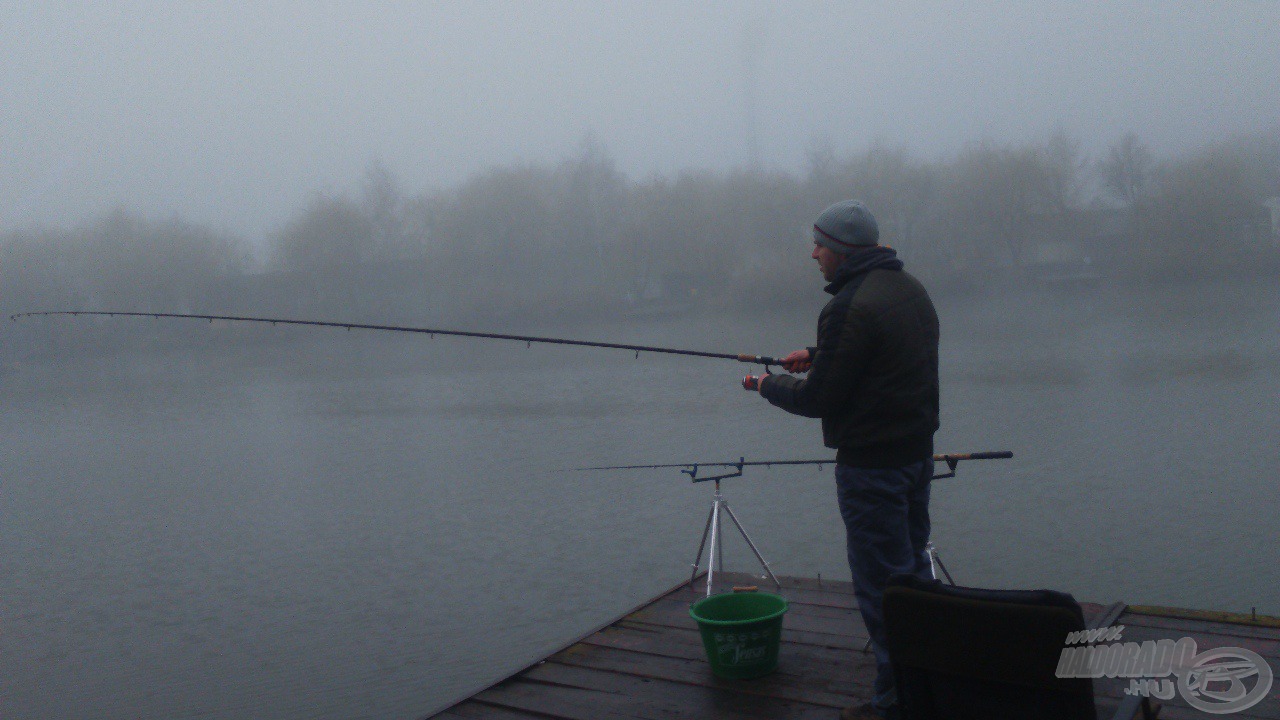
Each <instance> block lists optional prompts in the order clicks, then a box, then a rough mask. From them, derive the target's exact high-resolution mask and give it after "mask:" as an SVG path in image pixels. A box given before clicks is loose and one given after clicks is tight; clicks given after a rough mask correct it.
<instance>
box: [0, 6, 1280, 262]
mask: <svg viewBox="0 0 1280 720" xmlns="http://www.w3.org/2000/svg"><path fill="white" fill-rule="evenodd" d="M1278 40H1280V3H1274V2H1243V1H1230V2H1227V1H1223V2H1195V3H1187V2H1164V1H1159V2H1156V1H1152V2H1107V3H1061V2H1056V1H1054V2H1039V1H1037V2H1007V3H990V2H973V1H969V2H947V3H927V4H909V5H904V4H900V3H883V2H857V3H855V2H831V3H816V2H804V3H797V4H790V3H789V4H786V5H782V4H771V3H762V2H716V3H708V2H664V3H654V2H612V1H610V2H603V1H602V2H576V3H571V2H538V3H533V2H514V1H512V2H472V1H468V2H453V3H429V4H428V3H373V2H369V3H357V2H350V3H282V2H236V3H230V2H219V3H194V2H192V3H177V2H112V3H97V4H94V5H92V6H89V5H86V4H83V3H79V2H70V3H53V2H43V1H41V2H35V1H34V0H30V1H27V2H6V3H4V4H2V5H0V67H3V71H2V72H3V74H2V75H0V77H2V81H0V148H2V154H0V230H7V229H12V228H15V227H27V226H31V225H55V226H62V225H68V224H74V223H76V222H79V221H81V220H83V219H86V218H88V217H90V216H93V215H96V214H100V213H103V212H106V211H109V210H111V209H113V208H116V207H124V208H129V209H134V210H139V211H141V212H143V213H145V214H147V215H150V216H155V217H165V216H168V215H171V214H180V215H182V216H184V217H186V218H187V219H190V220H193V221H196V222H200V223H206V224H209V225H211V226H213V227H214V228H215V229H218V230H227V231H231V232H234V233H237V234H240V235H243V236H245V237H247V238H249V239H251V240H253V239H258V238H260V237H262V236H264V235H266V234H268V233H271V232H274V231H275V230H277V229H278V228H279V227H280V226H281V225H282V224H283V223H284V221H285V220H286V219H287V217H288V215H289V214H290V213H291V212H293V211H294V210H296V209H297V208H299V207H300V206H301V205H302V204H303V203H304V202H305V200H306V198H307V196H308V194H309V193H311V192H313V191H316V190H320V191H327V192H343V191H347V190H350V189H353V188H354V187H355V184H356V183H357V182H358V181H359V178H360V176H361V174H362V172H363V171H364V169H365V168H366V167H367V166H368V165H369V163H370V162H371V161H373V160H375V159H377V160H381V161H382V162H383V163H384V164H385V165H386V166H387V167H388V168H389V169H390V170H391V171H392V172H393V173H394V174H395V175H397V176H398V177H399V178H400V180H401V182H402V185H403V186H404V190H405V191H406V192H410V193H413V192H419V191H423V190H427V189H432V188H439V187H447V186H449V185H452V184H454V183H457V182H459V181H461V180H463V179H465V178H466V177H468V176H470V175H473V174H474V173H476V172H478V171H481V170H483V169H484V168H487V167H491V166H494V165H500V164H508V163H513V162H534V163H548V162H554V161H556V160H558V159H561V158H564V157H566V156H569V155H571V154H573V153H574V152H575V151H576V149H577V148H579V147H580V146H581V145H582V143H583V142H584V139H585V138H587V137H588V136H593V137H594V138H595V139H596V140H597V141H598V142H600V143H601V144H602V145H604V146H605V148H607V150H608V151H609V152H610V153H611V154H612V156H613V157H615V158H616V159H617V161H618V164H619V167H620V169H622V170H623V171H624V172H626V173H627V174H629V175H630V176H632V177H633V178H636V179H643V178H645V177H647V176H649V175H652V174H663V175H670V174H674V173H677V172H679V171H680V170H683V169H699V168H709V169H716V170H723V169H729V168H735V167H744V166H747V165H749V164H750V163H751V161H752V157H753V152H752V143H751V141H750V138H751V137H752V127H753V126H752V123H751V121H749V119H748V118H749V116H750V115H749V113H748V108H749V107H754V110H755V113H754V117H755V123H754V131H755V137H756V138H757V141H756V143H755V147H756V148H757V151H756V152H757V154H758V158H759V160H760V162H761V164H762V165H763V167H765V168H775V169H782V170H800V169H802V168H803V166H804V157H805V151H806V150H807V149H809V148H812V147H814V146H815V145H821V144H825V145H828V146H830V147H832V148H834V149H835V150H836V151H845V152H847V151H852V150H856V149H859V148H862V147H864V146H865V145H866V144H867V143H868V142H870V141H872V140H874V139H882V140H886V141H888V142H891V143H895V144H897V143H900V144H905V145H907V146H909V147H911V148H913V149H916V150H918V151H920V152H921V153H923V154H925V155H926V156H927V157H936V156H945V155H947V154H950V153H952V152H954V151H956V150H958V149H959V148H960V146H962V145H963V144H964V143H965V142H968V141H973V140H978V139H983V138H988V139H992V140H995V141H998V142H1021V141H1028V140H1035V139H1039V138H1043V137H1045V136H1046V135H1047V134H1048V133H1050V132H1051V131H1053V130H1054V129H1055V128H1063V129H1065V130H1067V131H1069V132H1071V133H1074V134H1075V135H1076V136H1077V137H1079V138H1080V139H1081V140H1082V141H1083V143H1084V149H1085V150H1086V151H1087V152H1090V153H1093V154H1095V155H1096V154H1098V153H1100V152H1101V151H1102V150H1103V149H1104V148H1105V147H1106V146H1107V144H1109V143H1110V142H1112V141H1114V140H1115V139H1116V138H1118V137H1119V136H1120V135H1121V134H1123V133H1124V132H1126V131H1130V130H1132V131H1136V132H1137V133H1138V134H1139V135H1140V136H1141V137H1142V138H1143V139H1144V140H1145V141H1147V142H1148V143H1149V144H1150V145H1151V146H1152V147H1153V148H1154V149H1155V150H1156V151H1157V153H1161V154H1163V153H1172V152H1178V151H1181V150H1183V149H1186V148H1189V147H1195V146H1198V145H1202V144H1204V143H1206V142H1209V141H1211V140H1212V139H1214V138H1216V137H1220V136H1223V135H1229V134H1232V133H1238V132H1249V131H1256V130H1261V129H1265V128H1268V127H1274V124H1275V123H1276V122H1277V117H1278V115H1280V113H1278V112H1277V110H1280V83H1278V82H1277V81H1276V78H1277V77H1280V52H1277V51H1276V46H1277V41H1278ZM753 67H754V71H752V70H751V68H753ZM752 78H754V81H753V80H752Z"/></svg>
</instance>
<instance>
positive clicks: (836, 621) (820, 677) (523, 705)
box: [432, 573, 1280, 720]
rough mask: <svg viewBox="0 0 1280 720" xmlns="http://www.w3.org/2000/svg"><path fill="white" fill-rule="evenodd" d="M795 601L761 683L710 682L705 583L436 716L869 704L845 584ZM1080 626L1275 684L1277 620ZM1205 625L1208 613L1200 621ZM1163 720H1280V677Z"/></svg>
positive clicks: (641, 719) (650, 715)
mask: <svg viewBox="0 0 1280 720" xmlns="http://www.w3.org/2000/svg"><path fill="white" fill-rule="evenodd" d="M721 577H722V576H721V575H720V574H719V573H717V576H716V585H717V587H716V588H715V589H716V590H717V591H721V590H728V589H730V587H731V586H733V585H744V584H749V585H759V586H760V589H761V590H765V591H769V590H772V589H773V588H772V585H771V584H767V583H761V582H760V580H759V579H758V578H756V577H754V576H747V575H741V574H733V573H726V574H725V575H724V576H723V577H724V586H723V587H720V586H721ZM781 580H782V591H781V594H782V595H783V596H785V597H786V598H787V599H788V600H789V601H790V603H791V607H790V610H789V611H788V612H787V615H786V617H785V621H784V623H783V633H782V647H781V651H780V654H779V661H778V670H777V671H776V672H774V673H773V674H771V675H769V676H767V677H764V678H760V679H757V680H723V679H720V678H717V677H715V676H714V675H712V674H711V669H710V665H709V664H708V663H707V660H706V655H705V653H704V651H703V648H702V641H701V638H700V636H699V633H698V629H697V625H696V624H695V623H694V621H693V619H692V618H690V617H689V613H688V608H689V604H690V603H691V602H693V601H694V600H696V599H698V598H700V597H702V593H703V592H705V586H704V585H703V584H702V580H699V581H697V582H696V583H695V585H694V586H693V587H690V586H689V585H687V584H686V585H682V586H680V587H678V588H676V589H674V590H671V591H670V592H667V593H664V594H663V595H661V596H659V597H657V598H655V599H654V600H652V601H651V602H648V603H646V604H644V605H641V606H640V607H638V608H637V609H635V610H633V611H632V612H630V613H628V614H627V615H625V616H624V617H622V618H620V619H618V620H617V621H615V622H612V623H610V624H608V625H606V626H604V627H603V628H601V629H599V630H597V631H595V632H592V633H590V634H588V635H587V636H586V637H584V638H582V639H581V640H578V641H577V642H574V643H572V644H570V645H569V646H567V647H565V648H564V649H563V650H561V651H559V652H557V653H555V654H553V655H551V656H549V657H547V658H545V659H544V660H542V661H540V662H538V663H536V664H535V665H533V666H531V667H529V668H526V669H525V670H523V671H521V672H518V673H516V674H515V675H512V676H511V677H508V678H506V679H505V680H502V681H500V682H498V683H497V684H495V685H493V686H491V687H488V688H485V689H483V690H481V691H479V692H477V693H475V694H474V695H472V696H471V697H469V698H466V699H464V700H462V701H460V702H458V703H457V704H454V705H452V706H451V707H448V708H446V709H445V710H443V711H441V712H439V713H437V714H436V715H433V716H432V717H433V718H439V719H440V720H455V719H458V718H494V719H495V720H517V719H521V718H523V719H525V720H528V719H529V718H564V719H566V720H601V719H603V718H626V719H629V720H659V719H660V720H679V719H681V718H689V719H691V720H692V719H694V718H697V719H698V720H712V719H718V718H725V719H746V718H797V719H800V718H806V719H808V718H815V719H821V720H835V718H838V717H839V714H840V709H841V708H844V707H846V706H849V705H855V704H859V703H863V702H866V701H867V700H868V699H869V698H870V694H871V682H872V679H873V677H874V675H875V662H874V659H873V658H872V656H871V654H870V652H864V651H863V647H864V646H865V645H866V643H867V634H866V629H865V628H864V627H863V625H862V620H861V618H860V616H859V614H858V612H857V610H856V608H855V601H854V597H853V589H852V587H851V585H850V584H849V583H847V582H833V581H829V580H827V581H821V582H820V581H818V580H815V579H810V578H782V579H781ZM1082 607H1083V608H1084V612H1085V621H1086V623H1088V624H1090V625H1091V626H1095V623H1096V622H1097V621H1101V622H1100V623H1098V624H1100V625H1101V626H1108V625H1124V626H1125V630H1124V637H1123V639H1124V641H1130V640H1133V641H1137V642H1141V641H1143V640H1158V639H1161V638H1170V639H1173V640H1177V639H1178V638H1182V637H1187V636H1189V637H1193V638H1194V639H1195V640H1196V642H1197V645H1198V646H1199V651H1200V652H1203V651H1204V650H1207V649H1210V648H1215V647H1243V648H1246V649H1248V650H1252V651H1254V652H1256V653H1258V654H1260V655H1262V656H1263V657H1264V658H1266V659H1267V661H1268V662H1269V663H1270V664H1271V667H1272V668H1273V669H1274V670H1275V671H1276V672H1277V674H1280V623H1278V622H1275V621H1274V619H1270V622H1268V620H1269V619H1265V618H1263V619H1259V621H1255V622H1249V619H1248V618H1238V617H1227V616H1214V615H1212V614H1207V615H1209V617H1196V615H1197V613H1196V612H1195V611H1171V610H1166V609H1158V608H1146V609H1138V610H1139V611H1135V610H1134V609H1130V608H1127V607H1125V606H1124V605H1123V604H1122V603H1115V604H1112V605H1109V606H1103V605H1097V604H1090V603H1082ZM1200 614H1201V615H1206V614H1204V613H1200ZM1128 685H1129V681H1128V680H1123V679H1119V678H1117V679H1112V680H1109V679H1105V678H1104V679H1101V680H1095V681H1094V688H1095V691H1096V693H1097V697H1098V707H1099V710H1100V711H1101V712H1103V713H1106V714H1105V715H1100V716H1101V717H1110V713H1108V712H1107V710H1109V709H1112V708H1114V707H1115V706H1116V705H1117V704H1118V703H1119V702H1120V700H1121V698H1122V697H1123V696H1124V694H1123V693H1124V689H1125V688H1126V687H1128ZM1162 704H1163V706H1164V707H1163V710H1162V711H1161V713H1160V717H1161V718H1170V719H1172V720H1181V719H1182V718H1207V717H1229V718H1241V719H1253V718H1271V719H1275V720H1280V678H1277V679H1276V684H1275V685H1274V686H1273V688H1272V691H1271V693H1270V695H1269V696H1268V697H1267V698H1266V699H1264V700H1263V701H1262V702H1261V703H1259V704H1257V705H1254V706H1253V707H1251V708H1248V709H1246V710H1244V711H1243V712H1238V713H1233V714H1230V715H1219V716H1214V715H1210V714H1208V713H1205V712H1202V711H1199V710H1195V709H1193V708H1191V707H1190V706H1188V705H1187V703H1186V702H1185V701H1183V699H1182V698H1181V697H1180V696H1178V695H1175V697H1174V699H1172V700H1169V701H1163V702H1162Z"/></svg>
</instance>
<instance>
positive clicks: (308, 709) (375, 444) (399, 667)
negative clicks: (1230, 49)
mask: <svg viewBox="0 0 1280 720" xmlns="http://www.w3.org/2000/svg"><path fill="white" fill-rule="evenodd" d="M821 300H822V298H821V297H816V298H815V300H814V304H813V306H812V307H807V308H798V309H796V311H795V312H794V313H790V314H766V315H763V316H753V315H751V314H743V315H742V316H738V317H731V318H725V317H713V316H693V317H684V318H677V319H669V320H663V321H649V322H644V323H630V324H594V325H586V326H578V327H556V326H555V324H554V323H548V324H547V325H546V326H542V327H538V328H536V331H539V332H545V333H547V334H555V333H562V334H566V335H569V336H572V337H578V338H583V339H598V340H608V341H619V342H641V343H653V344H662V345H673V346H681V345H683V346H688V347H693V348H699V349H706V350H712V351H721V352H738V351H743V352H746V351H750V352H759V353H766V354H781V353H785V352H787V351H789V350H791V349H794V348H795V347H800V346H802V345H805V344H809V343H810V342H811V337H812V332H813V323H814V319H815V317H816V312H817V309H818V308H819V307H820V304H821ZM938 304H939V311H940V314H941V316H942V321H943V333H944V340H943V350H942V352H943V361H942V362H943V370H942V373H943V427H942V429H941V430H940V432H939V434H938V438H937V449H938V451H940V452H944V451H945V452H964V451H973V450H1003V449H1008V450H1013V451H1014V453H1015V458H1014V459H1013V460H1004V461H990V462H971V463H964V464H962V465H961V466H960V475H959V477H958V478H956V479H954V480H945V481H939V482H938V483H937V484H935V486H934V495H933V504H932V513H933V519H934V540H935V542H936V543H937V545H938V547H939V549H940V552H941V554H942V557H943V559H944V561H945V562H946V563H947V566H948V568H949V569H950V570H951V571H952V573H953V575H954V576H955V577H956V579H957V580H958V581H959V582H961V583H962V584H972V585H979V586H998V587H1052V588H1056V589H1061V590H1066V591H1069V592H1072V593H1074V594H1075V595H1076V596H1077V597H1078V598H1080V599H1083V600H1091V601H1107V602H1110V601H1115V600H1124V601H1126V602H1129V603H1133V604H1137V603H1146V604H1164V605H1179V606H1189V607H1200V608H1212V609H1224V610H1235V611H1246V612H1247V611H1248V610H1249V609H1250V607H1256V608H1257V610H1258V612H1260V613H1273V614H1280V596H1278V595H1277V592H1276V588H1277V587H1280V569H1277V568H1280V550H1277V548H1276V546H1275V538H1276V537H1277V536H1280V519H1277V518H1278V513H1277V512H1276V501H1275V498H1276V491H1275V482H1276V481H1275V478H1274V477H1273V473H1272V471H1273V468H1275V467H1276V464H1277V463H1276V461H1277V450H1276V448H1277V447H1280V429H1278V426H1277V422H1276V409H1277V395H1278V393H1277V391H1278V390H1280V341H1278V339H1277V338H1280V299H1278V298H1277V291H1276V289H1275V288H1274V287H1271V286H1265V285H1257V284H1255V285H1247V286H1240V287H1231V286H1226V285H1222V284H1208V285H1203V286H1198V287H1195V288H1188V287H1181V288H1172V289H1168V288H1166V289H1147V290H1143V291H1140V292H1136V293H1134V294H1132V295H1120V294H1117V293H1114V292H1108V291H1076V292H1059V293H1033V294H1028V295H1026V296H1024V297H1020V298H1018V299H1016V300H1014V301H1011V302H998V301H996V300H993V299H989V298H987V299H984V298H968V299H957V298H951V299H944V298H939V303H938ZM68 322H84V321H68ZM119 322H127V321H119ZM50 327H52V326H50ZM171 327H172V328H176V327H177V325H174V326H160V327H158V329H157V330H156V333H157V335H160V336H164V334H166V333H170V332H173V333H177V332H178V331H177V330H176V329H174V330H170V329H169V328H171ZM491 329H494V330H499V331H501V330H504V329H505V328H491ZM187 331H190V329H189V328H188V329H187ZM3 332H6V333H10V335H9V336H8V339H7V340H5V341H8V342H12V337H13V335H12V333H13V332H14V331H13V330H5V331H3ZM23 332H25V333H27V335H25V336H24V337H28V338H29V337H30V333H33V332H38V328H37V329H34V330H33V329H32V328H30V327H28V328H26V329H25V330H24V331H23ZM208 332H222V333H228V334H229V333H239V332H241V331H236V330H232V331H226V330H213V329H211V330H208ZM271 332H273V333H276V334H279V333H287V332H290V331H287V330H273V331H271ZM294 336H296V337H297V342H295V343H292V344H289V345H283V346H281V345H276V346H272V347H271V348H270V349H269V350H265V351H263V352H261V353H257V352H255V353H247V352H245V351H243V350H240V349H220V346H219V342H218V340H217V338H218V337H220V336H214V337H215V339H214V340H213V341H212V345H211V344H210V343H208V342H206V343H203V344H202V345H201V349H200V350H199V351H195V350H191V351H183V350H182V349H181V347H180V346H179V348H178V349H176V350H175V349H172V348H171V349H169V350H167V351H166V352H164V353H162V354H158V353H151V352H134V353H120V354H117V355H113V356H107V357H105V358H98V359H95V360H74V359H67V360H65V361H64V362H62V363H60V364H57V365H53V364H45V363H39V362H32V361H26V362H21V363H9V364H7V365H5V366H4V367H3V368H2V369H0V403H2V405H0V458H3V464H2V467H0V473H3V474H2V475H0V537H2V542H0V717H3V718H5V719H6V720H22V719H27V718H41V719H44V718H53V717H96V718H243V717H255V718H315V717H335V718H417V717H422V716H425V715H426V714H428V713H429V712H431V711H432V710H436V709H439V708H440V706H441V705H442V704H444V703H447V702H449V701H451V700H454V699H457V698H458V697H459V696H460V695H462V694H464V693H466V692H468V691H470V690H474V689H476V688H478V687H479V686H481V685H484V684H486V683H488V682H492V681H494V680H496V679H498V678H499V677H501V676H504V675H506V674H508V673H510V672H513V671H515V670H517V669H518V668H520V667H522V666H523V665H525V664H527V663H528V662H530V661H532V660H534V659H536V658H537V657H539V656H541V655H542V654H544V653H546V652H548V651H550V650H552V649H554V648H556V647H558V646H560V645H562V644H563V643H564V642H565V641H566V640H568V639H570V638H572V637H575V636H577V635H579V634H581V633H583V632H585V631H587V630H589V629H590V628H592V627H594V626H595V625H597V624H599V623H601V622H603V621H606V620H608V619H610V618H612V617H614V616H616V615H617V614H619V613H621V612H623V611H624V610H626V609H628V608H630V607H632V606H634V605H635V604H637V603H638V602H640V601H641V600H643V599H645V598H648V597H651V596H653V595H654V594H656V593H658V592H659V591H662V590H664V589H666V588H668V587H670V586H672V585H673V584H675V583H676V582H678V581H679V580H680V579H681V578H682V577H685V576H687V573H688V567H689V562H690V561H691V560H692V559H693V554H694V552H695V550H696V545H697V541H698V539H699V537H700V534H701V530H702V525H703V522H704V520H705V517H706V513H707V510H708V509H709V507H710V502H711V488H710V487H707V486H705V485H702V484H699V485H691V484H690V483H689V482H688V480H687V478H686V477H685V476H683V475H680V474H679V473H678V472H676V471H674V470H671V471H662V470H653V471H627V472H612V473H609V472H561V470H563V469H565V468H572V467H577V466H584V465H601V464H629V463H648V462H671V461H688V460H703V461H710V460H732V459H736V458H737V457H738V456H740V455H744V456H746V457H747V459H748V460H767V459H777V458H782V459H787V458H820V457H829V456H831V455H832V453H831V452H830V451H827V450H824V449H823V448H821V446H820V441H819V437H820V436H819V431H818V427H817V423H816V421H811V420H805V419H801V418H794V417H790V416H786V415H785V414H783V413H782V412H780V411H778V410H776V409H774V408H772V407H770V406H768V405H767V404H766V403H764V402H763V401H761V400H760V399H759V398H758V397H757V396H755V395H754V394H749V393H746V392H743V391H742V390H741V389H740V387H739V386H738V385H737V383H738V380H739V379H740V377H741V375H742V373H743V371H744V370H746V366H739V365H736V364H734V363H726V362H721V361H712V360H698V359H681V358H674V357H667V356H658V355H642V356H641V357H640V358H639V359H635V358H633V357H632V356H631V355H629V354H627V353H624V352H617V351H607V350H593V349H573V348H562V347H538V346H535V347H533V348H529V349H526V348H525V347H523V346H520V345H518V344H514V343H500V342H483V341H472V340H460V339H459V340H447V339H443V338H438V339H435V340H426V339H424V338H420V337H410V336H404V337H401V336H391V335H382V336H377V335H374V334H369V333H342V332H326V331H316V330H310V331H306V330H303V331H297V332H296V333H294ZM229 337H231V338H232V339H234V338H239V337H241V336H240V335H229ZM0 339H5V338H4V337H3V336H0ZM161 339H164V338H163V337H162V338H161ZM228 342H229V345H232V346H236V347H239V346H238V345H237V344H236V342H233V341H232V340H229V341H228ZM211 347H212V349H210V348H211ZM725 492H726V496H727V497H728V499H729V500H730V502H731V504H732V506H733V508H734V509H735V511H736V513H737V514H738V516H739V517H740V519H741V520H742V522H743V523H744V525H745V526H746V527H747V529H748V530H749V531H750V532H751V533H752V537H753V539H754V540H755V541H756V542H757V544H758V545H759V546H760V548H761V550H762V552H763V553H764V554H765V557H766V558H768V559H769V560H770V562H771V563H772V566H773V568H774V569H775V571H776V572H778V573H780V574H789V575H805V576H813V575H816V574H818V573H821V574H822V575H823V576H825V577H833V578H847V577H848V569H847V567H846V566H845V564H844V555H843V530H842V527H841V525H840V520H839V516H838V514H837V511H836V507H835V499H834V488H833V481H832V479H831V468H830V466H828V467H826V468H824V469H823V470H821V471H819V470H817V469H816V468H776V469H772V470H763V469H759V470H748V472H747V474H746V476H745V477H743V478H741V479H734V480H730V481H727V482H726V483H725ZM726 551H727V553H728V566H729V567H731V568H733V569H741V570H752V569H754V561H753V560H752V559H751V558H750V555H749V554H748V552H747V551H746V549H745V547H743V546H742V545H740V544H736V543H734V542H733V541H732V539H731V540H730V542H728V543H727V545H726Z"/></svg>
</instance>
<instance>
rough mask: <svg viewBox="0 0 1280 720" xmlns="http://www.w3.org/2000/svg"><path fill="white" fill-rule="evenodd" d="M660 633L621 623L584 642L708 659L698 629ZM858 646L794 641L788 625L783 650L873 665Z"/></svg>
mask: <svg viewBox="0 0 1280 720" xmlns="http://www.w3.org/2000/svg"><path fill="white" fill-rule="evenodd" d="M660 630H661V631H660V632H655V631H654V629H653V627H652V626H645V625H638V624H631V623H619V624H618V625H615V626H614V627H611V628H607V629H605V630H603V631H601V632H598V633H596V634H595V635H593V636H591V637H589V638H587V639H586V640H583V641H582V644H584V645H599V646H604V647H613V648H618V649H620V650H631V651H633V652H643V653H650V654H654V655H664V656H669V657H680V658H687V659H701V658H705V657H706V655H705V651H704V649H703V646H702V635H701V634H700V633H699V632H698V631H697V630H695V629H692V628H688V629H684V628H661V629H660ZM855 646H856V650H861V647H862V645H861V644H860V643H856V644H855V643H850V644H849V645H846V646H843V647H841V646H833V645H824V644H819V643H804V642H793V641H791V640H790V639H789V638H788V634H787V631H786V630H785V626H784V630H783V636H782V648H783V650H784V651H785V652H794V653H796V654H799V655H803V656H805V657H812V658H819V659H822V660H824V661H826V660H830V661H832V662H842V663H851V664H857V663H863V662H865V663H871V662H872V659H873V656H872V654H871V653H862V652H852V653H851V652H850V651H851V650H852V649H855Z"/></svg>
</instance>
